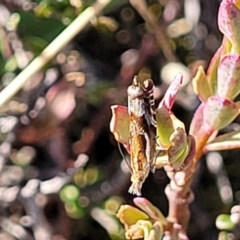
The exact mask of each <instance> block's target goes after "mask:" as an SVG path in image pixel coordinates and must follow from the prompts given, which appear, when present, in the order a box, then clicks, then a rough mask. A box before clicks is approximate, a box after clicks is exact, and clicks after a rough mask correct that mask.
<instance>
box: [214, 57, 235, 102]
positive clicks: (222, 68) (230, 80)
mask: <svg viewBox="0 0 240 240" xmlns="http://www.w3.org/2000/svg"><path fill="white" fill-rule="evenodd" d="M239 76H240V55H238V54H228V55H226V56H224V57H223V58H222V60H221V61H220V63H219V67H218V80H217V93H218V96H220V97H225V98H229V99H234V98H235V97H236V96H237V95H238V94H239V92H240V81H239Z"/></svg>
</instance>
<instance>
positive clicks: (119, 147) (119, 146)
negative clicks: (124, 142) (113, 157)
mask: <svg viewBox="0 0 240 240" xmlns="http://www.w3.org/2000/svg"><path fill="white" fill-rule="evenodd" d="M117 144H118V150H119V152H120V154H121V156H122V158H123V159H124V161H125V162H126V164H127V166H128V168H129V170H130V173H131V174H132V168H131V166H130V164H129V161H128V160H127V159H126V157H125V155H124V154H123V151H122V148H121V145H120V143H119V142H117Z"/></svg>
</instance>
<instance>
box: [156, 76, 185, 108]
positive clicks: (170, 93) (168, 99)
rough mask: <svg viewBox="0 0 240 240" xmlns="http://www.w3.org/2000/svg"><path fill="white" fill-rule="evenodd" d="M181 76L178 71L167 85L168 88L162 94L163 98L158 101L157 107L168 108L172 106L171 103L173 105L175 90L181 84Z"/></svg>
mask: <svg viewBox="0 0 240 240" xmlns="http://www.w3.org/2000/svg"><path fill="white" fill-rule="evenodd" d="M182 78H183V76H182V74H180V73H179V74H177V76H176V77H175V78H174V79H173V81H172V83H171V84H170V86H169V87H168V89H167V91H166V93H165V95H164V98H163V99H162V101H161V102H160V103H159V106H158V108H162V107H165V108H167V109H168V110H170V109H171V108H172V105H173V103H174V101H175V98H176V95H177V91H178V89H179V88H180V86H181V84H182Z"/></svg>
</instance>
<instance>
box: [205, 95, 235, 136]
mask: <svg viewBox="0 0 240 240" xmlns="http://www.w3.org/2000/svg"><path fill="white" fill-rule="evenodd" d="M238 114H239V110H238V106H237V104H236V103H234V102H233V101H231V100H228V99H225V98H222V97H218V96H213V97H210V98H209V99H208V101H207V102H206V104H204V108H203V124H204V128H205V130H206V131H207V132H213V131H215V130H220V129H222V128H224V127H226V126H227V125H228V124H229V123H231V122H232V121H233V120H234V118H236V116H237V115H238Z"/></svg>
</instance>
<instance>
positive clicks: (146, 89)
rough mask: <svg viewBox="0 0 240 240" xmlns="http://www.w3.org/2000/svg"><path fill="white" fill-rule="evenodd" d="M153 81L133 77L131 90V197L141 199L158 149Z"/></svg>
mask: <svg viewBox="0 0 240 240" xmlns="http://www.w3.org/2000/svg"><path fill="white" fill-rule="evenodd" d="M153 88H154V85H153V81H152V80H151V79H146V80H144V81H142V82H141V81H140V80H139V79H138V77H137V76H135V77H134V79H133V82H132V85H130V86H129V87H128V90H127V94H128V113H129V118H130V126H129V131H130V139H129V146H130V167H131V182H132V185H131V186H130V188H129V193H132V194H135V195H138V196H140V195H141V188H142V185H143V183H144V181H145V179H146V178H147V176H148V174H149V172H150V170H152V171H154V158H155V157H154V156H155V148H156V114H155V102H154V96H153Z"/></svg>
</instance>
